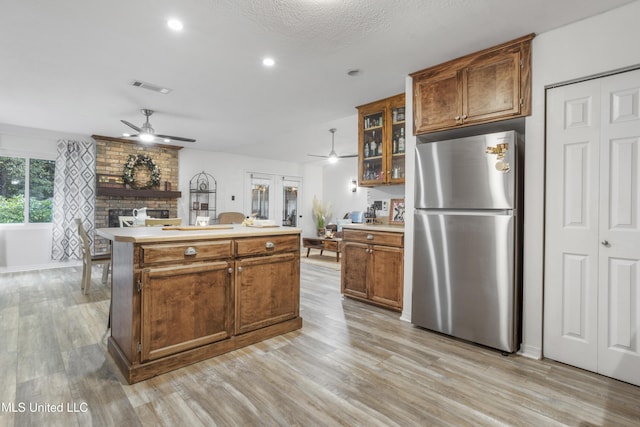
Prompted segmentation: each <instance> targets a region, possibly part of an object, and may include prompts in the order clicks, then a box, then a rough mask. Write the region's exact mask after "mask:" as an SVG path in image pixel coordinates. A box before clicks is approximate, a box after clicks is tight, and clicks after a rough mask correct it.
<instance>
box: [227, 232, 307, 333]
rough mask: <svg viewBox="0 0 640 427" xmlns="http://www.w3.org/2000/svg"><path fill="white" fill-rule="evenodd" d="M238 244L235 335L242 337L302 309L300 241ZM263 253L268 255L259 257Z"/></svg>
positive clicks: (257, 240)
mask: <svg viewBox="0 0 640 427" xmlns="http://www.w3.org/2000/svg"><path fill="white" fill-rule="evenodd" d="M236 243H237V245H238V248H237V256H238V260H237V261H236V266H237V267H236V296H235V302H236V305H235V333H236V334H242V333H245V332H249V331H253V330H256V329H260V328H263V327H265V326H269V325H273V324H276V323H279V322H282V321H284V320H288V319H293V318H295V317H297V316H298V313H299V309H300V307H299V302H300V286H299V277H300V239H299V238H298V237H296V236H282V237H276V238H273V237H271V238H255V239H244V240H241V241H238V242H236ZM263 252H264V253H263ZM267 252H268V253H267ZM260 253H262V255H268V256H256V255H259V254H260Z"/></svg>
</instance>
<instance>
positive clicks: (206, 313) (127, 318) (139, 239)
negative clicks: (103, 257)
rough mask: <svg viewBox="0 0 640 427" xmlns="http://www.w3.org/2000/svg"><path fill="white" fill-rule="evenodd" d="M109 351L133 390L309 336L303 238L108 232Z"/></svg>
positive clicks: (268, 232) (266, 231) (248, 231)
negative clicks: (268, 342)
mask: <svg viewBox="0 0 640 427" xmlns="http://www.w3.org/2000/svg"><path fill="white" fill-rule="evenodd" d="M97 234H98V235H99V236H101V237H104V238H107V239H109V240H110V241H111V246H112V263H113V265H112V267H113V270H112V289H111V293H112V295H111V335H110V337H109V341H108V350H109V353H110V354H111V356H112V357H113V358H114V360H115V361H116V363H117V365H118V367H119V368H120V370H121V371H122V373H123V374H124V376H125V378H126V380H127V382H129V383H130V384H132V383H135V382H138V381H141V380H144V379H147V378H150V377H153V376H155V375H158V374H162V373H164V372H168V371H171V370H173V369H177V368H180V367H182V366H186V365H188V364H191V363H195V362H198V361H201V360H204V359H207V358H210V357H213V356H216V355H219V354H222V353H225V352H229V351H232V350H235V349H238V348H240V347H244V346H247V345H250V344H254V343H257V342H259V341H262V340H265V339H267V338H271V337H274V336H277V335H281V334H284V333H286V332H290V331H293V330H296V329H299V328H301V327H302V318H301V317H300V316H299V307H300V229H298V228H289V227H268V228H257V227H242V226H240V225H233V226H231V225H229V226H212V227H193V228H190V227H182V228H178V227H126V228H101V229H98V230H97Z"/></svg>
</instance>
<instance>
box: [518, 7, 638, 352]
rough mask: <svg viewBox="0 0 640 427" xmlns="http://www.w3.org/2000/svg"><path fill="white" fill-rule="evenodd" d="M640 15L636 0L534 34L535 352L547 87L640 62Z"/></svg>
mask: <svg viewBox="0 0 640 427" xmlns="http://www.w3.org/2000/svg"><path fill="white" fill-rule="evenodd" d="M638 17H640V2H634V3H631V4H629V5H627V6H623V7H621V8H619V9H615V10H613V11H610V12H608V13H605V14H602V15H598V16H595V17H593V18H590V19H586V20H583V21H580V22H577V23H575V24H572V25H568V26H566V27H562V28H559V29H556V30H553V31H549V32H547V33H544V34H540V35H538V36H537V37H536V38H535V39H533V50H532V65H533V70H532V82H533V88H532V89H533V98H532V101H533V110H532V115H531V117H529V118H527V121H526V141H527V142H526V159H525V227H524V228H525V230H524V232H525V236H524V243H525V250H524V313H523V316H524V318H523V322H524V328H523V334H524V336H523V348H522V351H523V353H524V354H526V355H530V356H532V357H540V356H541V355H542V333H543V331H542V315H543V245H544V239H543V236H544V224H543V219H544V157H545V151H544V144H545V134H544V131H545V86H548V85H552V84H555V83H559V82H564V81H568V80H573V79H577V78H581V77H585V76H590V75H593V74H599V73H603V72H606V71H610V70H615V69H619V68H623V67H627V66H631V65H635V64H640V49H638V40H640V26H639V25H638ZM550 208H551V209H552V208H553V207H550Z"/></svg>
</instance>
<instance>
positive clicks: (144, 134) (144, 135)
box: [120, 108, 196, 142]
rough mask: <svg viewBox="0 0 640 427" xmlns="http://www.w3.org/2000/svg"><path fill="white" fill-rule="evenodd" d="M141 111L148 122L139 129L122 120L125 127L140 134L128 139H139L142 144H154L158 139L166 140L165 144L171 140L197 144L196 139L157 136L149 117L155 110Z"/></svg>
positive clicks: (130, 136)
mask: <svg viewBox="0 0 640 427" xmlns="http://www.w3.org/2000/svg"><path fill="white" fill-rule="evenodd" d="M140 111H141V112H142V114H144V115H145V117H146V120H145V122H144V123H143V124H142V126H141V127H138V126H136V125H134V124H133V123H129V122H128V121H126V120H120V121H121V122H122V123H124V124H125V125H127V126H129V127H130V128H132V129H134V130H135V131H136V132H138V133H137V134H136V135H129V136H128V138H135V137H138V138H140V140H141V141H142V142H153V141H154V140H155V139H156V138H161V139H163V140H164V142H170V141H171V140H173V141H183V142H196V140H195V139H191V138H183V137H181V136H171V135H159V134H156V131H155V130H154V129H153V127H151V123H149V116H150V115H152V114H153V110H148V109H146V108H145V109H142V110H140Z"/></svg>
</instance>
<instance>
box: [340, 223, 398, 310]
mask: <svg viewBox="0 0 640 427" xmlns="http://www.w3.org/2000/svg"><path fill="white" fill-rule="evenodd" d="M363 242H371V243H363ZM403 242H404V233H397V232H378V231H375V232H372V231H366V230H350V229H349V230H348V229H343V246H342V293H343V294H344V295H345V296H349V297H353V298H357V299H360V300H363V301H367V302H371V303H374V304H377V305H380V306H383V307H387V308H391V309H394V310H402V289H403V281H404V267H403V265H404V264H403V263H404V248H403V246H404V244H403Z"/></svg>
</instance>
